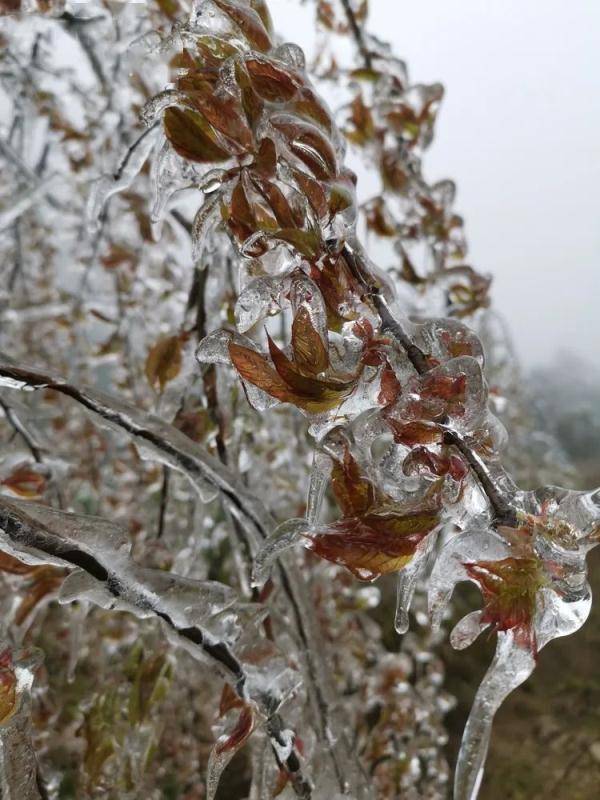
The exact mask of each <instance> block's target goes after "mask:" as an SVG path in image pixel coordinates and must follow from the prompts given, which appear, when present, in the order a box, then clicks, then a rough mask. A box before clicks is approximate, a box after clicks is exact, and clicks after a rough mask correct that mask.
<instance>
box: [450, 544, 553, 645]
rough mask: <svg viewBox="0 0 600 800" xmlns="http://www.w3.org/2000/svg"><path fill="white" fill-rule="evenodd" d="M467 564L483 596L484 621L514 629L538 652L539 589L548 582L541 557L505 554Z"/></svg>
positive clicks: (517, 638) (516, 634) (520, 637)
mask: <svg viewBox="0 0 600 800" xmlns="http://www.w3.org/2000/svg"><path fill="white" fill-rule="evenodd" d="M464 566H465V569H466V570H467V573H468V575H469V577H470V578H472V579H473V580H474V581H475V582H476V583H477V584H478V585H479V588H480V590H481V594H482V596H483V600H484V608H483V614H482V616H481V621H482V622H483V623H488V624H490V625H491V626H492V627H493V628H494V630H497V631H508V630H512V631H513V632H514V635H515V638H516V640H517V641H518V642H519V643H520V644H521V645H522V646H525V647H529V648H530V649H531V650H532V652H533V653H535V652H536V651H537V643H536V637H535V629H534V627H533V618H534V615H535V612H536V601H537V595H538V592H539V590H540V589H541V588H542V587H543V586H544V585H545V583H546V579H545V577H544V574H543V572H542V570H541V568H540V564H539V561H538V560H537V559H535V558H505V559H502V560H500V561H478V562H476V563H472V564H465V565H464Z"/></svg>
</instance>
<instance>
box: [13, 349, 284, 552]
mask: <svg viewBox="0 0 600 800" xmlns="http://www.w3.org/2000/svg"><path fill="white" fill-rule="evenodd" d="M2 378H4V385H5V386H6V387H7V388H22V387H23V386H26V387H29V388H31V389H54V390H55V391H57V392H59V393H60V394H64V395H66V396H68V397H71V398H73V399H74V400H76V401H77V402H78V403H80V404H81V405H82V406H84V407H85V408H87V409H88V410H89V411H92V412H94V413H95V414H97V415H98V416H100V417H102V418H103V419H104V420H106V421H107V422H110V423H112V424H113V425H116V426H117V427H118V428H121V429H122V430H124V431H126V432H127V433H128V434H130V435H131V436H133V437H134V438H135V439H138V440H139V441H140V443H141V444H142V445H145V446H146V447H149V448H150V449H151V450H152V451H153V452H154V453H155V454H156V455H157V460H159V461H162V462H163V463H164V464H167V466H170V467H172V468H173V469H176V470H178V471H180V472H183V473H185V474H186V475H187V476H188V478H189V479H190V480H191V481H192V483H194V484H195V485H196V487H197V488H198V489H199V490H200V491H201V492H203V491H205V490H206V488H207V486H206V485H207V484H208V485H209V486H211V487H213V488H214V489H216V490H217V491H219V492H221V493H222V495H223V497H224V498H225V500H226V502H227V503H228V504H229V505H230V506H231V508H232V510H233V512H234V514H236V515H238V516H240V515H241V516H242V518H244V519H245V520H246V521H247V522H248V523H250V524H251V525H252V526H253V527H254V529H255V530H256V532H257V534H258V535H259V536H260V537H261V538H265V537H266V535H267V532H268V531H269V530H270V528H271V526H272V522H273V521H272V519H271V517H270V515H269V513H268V512H267V510H266V509H265V507H264V506H263V504H262V503H261V502H260V501H259V500H258V499H257V498H256V497H254V496H253V495H251V494H250V493H249V492H248V491H247V490H246V489H245V488H244V487H243V486H241V485H240V483H239V482H238V481H237V480H236V479H235V478H234V476H233V475H232V474H231V473H230V472H229V470H227V469H226V468H225V467H224V466H223V465H222V464H221V463H220V462H219V461H217V459H215V458H213V457H211V456H209V455H208V454H207V453H205V452H204V450H203V449H202V448H201V447H199V446H198V445H197V444H195V443H194V442H193V441H192V440H191V439H190V438H189V437H188V436H186V435H185V434H184V433H182V432H181V431H179V430H177V428H175V427H174V426H173V425H169V424H168V423H166V422H163V421H162V420H161V419H159V418H158V417H155V416H153V415H152V414H146V413H144V412H143V411H140V410H139V409H138V408H137V407H136V406H134V405H133V404H131V403H127V402H125V401H124V400H121V399H118V398H115V397H111V396H110V395H107V394H104V393H103V392H100V391H98V390H95V389H89V388H79V387H77V386H74V385H73V384H70V383H69V382H68V381H65V380H64V379H63V378H60V377H57V376H52V375H48V374H45V373H43V372H39V371H37V370H35V369H28V368H22V367H17V366H13V365H12V364H9V363H6V362H4V363H0V385H1V384H2V380H1V379H2Z"/></svg>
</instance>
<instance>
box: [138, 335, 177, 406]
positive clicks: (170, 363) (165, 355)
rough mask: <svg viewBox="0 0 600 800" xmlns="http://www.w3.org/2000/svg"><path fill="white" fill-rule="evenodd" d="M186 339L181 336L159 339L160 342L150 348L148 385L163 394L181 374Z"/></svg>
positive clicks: (147, 364) (147, 374)
mask: <svg viewBox="0 0 600 800" xmlns="http://www.w3.org/2000/svg"><path fill="white" fill-rule="evenodd" d="M184 341H185V337H182V336H181V335H177V336H169V337H167V338H164V339H159V340H158V342H157V343H156V344H155V345H154V346H153V347H151V348H150V352H149V353H148V357H147V358H146V367H145V372H146V377H147V378H148V383H149V384H150V386H152V387H153V388H156V387H157V386H158V387H159V388H160V391H161V392H162V391H163V390H164V388H165V386H166V385H167V383H169V381H172V380H173V379H174V378H176V377H177V376H178V375H179V373H180V372H181V365H182V344H183V342H184Z"/></svg>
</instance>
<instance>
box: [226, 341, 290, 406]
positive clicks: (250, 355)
mask: <svg viewBox="0 0 600 800" xmlns="http://www.w3.org/2000/svg"><path fill="white" fill-rule="evenodd" d="M229 355H230V357H231V361H232V363H233V365H234V367H235V368H236V370H237V371H238V373H239V374H240V376H241V377H242V378H243V379H244V380H245V381H248V382H249V383H251V384H253V385H254V386H258V388H259V389H262V390H263V392H266V393H267V394H270V395H271V397H275V398H277V400H281V401H282V402H283V403H288V402H289V403H292V402H293V401H294V393H293V392H292V391H291V390H290V387H289V386H288V385H287V383H285V381H284V380H283V379H282V378H281V376H280V375H279V373H278V372H276V371H275V370H274V369H273V367H271V366H270V365H269V364H268V363H267V360H266V359H265V357H264V356H263V355H261V354H260V353H257V352H256V351H255V350H251V349H250V348H249V347H243V346H242V345H239V344H236V343H235V342H230V343H229Z"/></svg>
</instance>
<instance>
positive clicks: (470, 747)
mask: <svg viewBox="0 0 600 800" xmlns="http://www.w3.org/2000/svg"><path fill="white" fill-rule="evenodd" d="M534 669H535V657H534V655H533V653H532V652H531V650H530V649H529V648H527V647H522V646H521V645H519V644H517V643H516V642H515V639H514V636H513V633H512V631H506V632H504V631H500V632H499V633H498V641H497V644H496V655H495V656H494V660H493V661H492V663H491V665H490V668H489V669H488V671H487V672H486V674H485V677H484V679H483V681H482V682H481V686H480V687H479V689H478V690H477V694H476V695H475V701H474V702H473V706H472V708H471V713H470V714H469V719H468V721H467V725H466V727H465V731H464V733H463V738H462V742H461V745H460V751H459V754H458V761H457V764H456V776H455V779H454V800H475V798H476V797H477V793H478V792H479V787H480V785H481V780H482V777H483V767H484V764H485V758H486V755H487V751H488V747H489V743H490V735H491V731H492V722H493V721H494V716H495V714H496V711H497V710H498V709H499V708H500V706H501V705H502V703H503V702H504V700H505V699H506V697H508V695H509V694H510V693H511V692H512V691H513V690H514V689H516V688H517V686H520V685H521V684H522V683H523V682H524V681H526V680H527V678H528V677H529V676H530V675H531V673H532V672H533V670H534Z"/></svg>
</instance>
